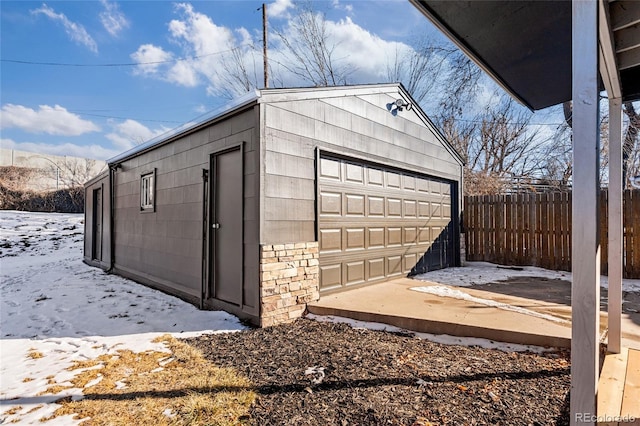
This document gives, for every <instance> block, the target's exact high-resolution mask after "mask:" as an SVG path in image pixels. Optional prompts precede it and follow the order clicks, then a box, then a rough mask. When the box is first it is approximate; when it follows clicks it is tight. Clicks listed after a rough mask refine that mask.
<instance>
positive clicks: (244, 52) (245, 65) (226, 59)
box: [217, 47, 260, 99]
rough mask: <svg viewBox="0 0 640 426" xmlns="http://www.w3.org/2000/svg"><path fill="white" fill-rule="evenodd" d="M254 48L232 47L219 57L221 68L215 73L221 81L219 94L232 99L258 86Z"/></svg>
mask: <svg viewBox="0 0 640 426" xmlns="http://www.w3.org/2000/svg"><path fill="white" fill-rule="evenodd" d="M254 50H255V49H253V47H248V48H247V47H234V48H232V49H231V50H230V52H229V53H228V54H227V55H224V56H223V57H222V58H221V60H220V61H221V68H222V70H221V71H220V72H218V73H217V74H218V78H219V79H220V81H222V84H221V85H220V89H219V90H218V94H219V95H220V96H222V97H225V98H227V99H234V98H236V97H238V96H240V95H242V94H244V93H247V92H250V91H251V90H254V89H256V88H258V87H259V86H258V84H259V83H258V82H259V81H260V80H259V79H258V69H257V68H258V66H257V61H256V54H255V51H254ZM249 58H250V59H249ZM249 61H251V62H250V63H249Z"/></svg>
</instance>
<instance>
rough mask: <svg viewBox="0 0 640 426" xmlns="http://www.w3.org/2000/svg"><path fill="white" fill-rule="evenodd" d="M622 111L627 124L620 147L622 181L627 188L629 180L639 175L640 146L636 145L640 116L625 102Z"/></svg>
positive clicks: (631, 105)
mask: <svg viewBox="0 0 640 426" xmlns="http://www.w3.org/2000/svg"><path fill="white" fill-rule="evenodd" d="M623 111H624V113H625V114H626V116H627V117H628V119H629V122H628V124H627V129H626V130H625V132H624V142H623V145H622V179H623V182H624V184H625V186H626V187H629V186H630V184H631V179H633V178H634V177H635V176H638V175H640V146H639V144H638V134H639V132H640V114H639V113H638V112H637V111H636V109H635V107H634V105H633V103H631V102H625V104H624V108H623Z"/></svg>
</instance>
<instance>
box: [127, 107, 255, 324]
mask: <svg viewBox="0 0 640 426" xmlns="http://www.w3.org/2000/svg"><path fill="white" fill-rule="evenodd" d="M240 143H244V150H245V156H244V180H245V187H244V205H245V212H244V218H245V220H244V268H245V273H244V289H243V291H244V294H243V299H244V300H243V306H241V307H240V308H239V310H237V311H236V312H233V313H235V314H237V315H240V316H250V317H255V316H257V315H258V306H259V300H258V294H259V289H258V281H259V277H258V273H259V272H258V271H259V266H258V262H259V245H258V215H257V213H256V211H257V208H258V198H257V194H258V186H259V175H258V164H257V161H258V155H257V152H256V151H257V150H258V147H259V139H258V126H257V107H249V109H246V110H244V111H241V112H239V113H237V114H235V115H233V116H231V117H228V118H225V119H224V120H223V121H220V122H218V123H214V124H212V125H209V126H207V127H204V128H201V129H199V130H197V131H195V132H193V133H190V134H187V135H185V136H182V137H181V138H179V139H177V140H175V141H172V142H170V143H167V144H165V145H161V146H159V147H157V148H154V149H152V150H150V151H148V152H145V153H142V154H140V155H138V156H136V157H134V158H131V159H128V160H125V161H124V162H123V163H122V167H121V168H119V169H118V171H117V173H116V176H115V194H116V197H115V253H116V257H115V267H116V269H117V270H118V271H119V272H121V273H123V274H124V275H128V276H131V277H132V278H135V279H138V280H140V281H142V282H144V283H145V284H149V285H152V286H156V287H159V288H161V289H163V290H166V291H169V292H171V293H174V294H178V295H180V296H182V297H184V298H186V299H188V300H190V301H192V302H195V301H197V300H198V299H199V298H200V294H201V287H202V259H203V256H206V255H207V254H206V253H203V250H202V232H203V217H202V215H203V189H204V184H203V179H202V170H203V169H207V170H208V169H209V159H210V155H211V153H213V152H215V151H219V150H221V149H224V148H225V147H232V146H235V145H238V144H240ZM153 170H155V172H156V189H155V197H156V201H155V212H141V211H140V176H141V175H142V174H144V173H147V172H151V171H153Z"/></svg>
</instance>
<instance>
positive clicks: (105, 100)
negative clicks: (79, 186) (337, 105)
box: [0, 0, 438, 159]
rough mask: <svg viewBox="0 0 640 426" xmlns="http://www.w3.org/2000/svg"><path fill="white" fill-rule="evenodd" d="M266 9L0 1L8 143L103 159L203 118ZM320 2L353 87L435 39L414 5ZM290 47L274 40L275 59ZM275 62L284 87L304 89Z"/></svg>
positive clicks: (286, 4) (390, 0)
mask: <svg viewBox="0 0 640 426" xmlns="http://www.w3.org/2000/svg"><path fill="white" fill-rule="evenodd" d="M261 4H262V2H259V1H258V2H256V1H192V2H185V3H178V2H168V1H119V2H116V1H111V0H102V1H64V2H59V1H47V2H44V3H43V2H29V1H2V2H0V12H1V16H0V25H1V29H0V31H1V34H0V37H1V39H0V43H1V58H2V62H1V63H0V65H1V75H0V84H1V87H0V90H1V95H0V96H1V98H0V102H1V106H2V111H1V114H2V115H1V123H0V124H1V132H2V134H1V139H2V147H5V148H14V149H22V150H28V151H36V152H43V153H51V154H57V155H74V156H86V157H90V158H98V159H106V158H109V157H111V156H113V155H116V154H118V153H120V152H122V151H124V150H126V149H128V148H131V147H132V146H133V145H135V144H137V143H141V142H143V141H145V140H148V139H149V138H151V137H153V136H156V135H158V134H161V133H163V132H165V131H167V130H169V129H171V128H174V127H176V126H179V125H180V124H183V123H189V122H193V121H197V120H198V118H197V117H198V116H200V115H201V114H206V112H208V111H211V110H214V109H217V108H219V107H221V106H223V105H225V104H226V103H227V102H229V100H230V99H229V94H228V93H227V94H225V93H224V92H225V91H224V88H225V87H228V85H226V84H225V82H224V76H225V72H224V69H222V68H221V65H220V64H221V60H222V59H223V58H224V57H225V55H228V52H229V49H231V48H233V47H238V46H239V47H240V50H239V51H240V52H241V54H242V57H243V59H244V60H246V61H248V63H249V64H251V63H253V62H256V58H257V59H258V60H257V62H258V63H259V62H260V58H259V57H258V56H256V52H255V50H254V49H252V47H251V46H254V45H255V46H260V45H261V37H262V36H261V19H262V15H261V12H260V11H259V10H258V9H259V8H260V6H261ZM267 5H268V7H267V8H268V10H269V12H270V13H269V23H270V25H271V26H272V27H273V28H280V29H281V30H282V31H284V32H286V31H288V23H289V18H290V16H291V14H292V13H294V8H295V5H294V4H293V3H292V2H291V0H276V1H271V2H268V3H267ZM315 7H316V9H317V10H320V11H323V12H325V13H326V17H327V29H328V31H329V32H330V34H331V35H332V37H334V39H335V40H338V43H337V47H336V53H337V57H339V58H340V59H341V61H343V62H342V63H343V64H344V65H346V66H348V67H350V68H352V69H353V70H354V72H353V73H352V74H351V75H350V77H349V83H377V82H381V81H385V76H386V69H385V66H386V64H387V63H388V61H389V58H390V57H391V56H393V55H394V54H397V52H403V51H406V50H408V49H411V47H410V45H411V41H412V40H415V37H416V34H423V35H424V34H428V35H429V36H432V37H438V36H437V35H436V32H435V31H434V30H433V29H432V28H431V27H430V25H429V24H428V23H427V20H426V19H425V18H424V17H423V16H421V15H420V14H419V13H418V12H417V11H416V10H415V8H414V7H413V6H411V5H410V3H409V2H408V1H407V0H382V1H362V0H360V1H346V0H331V1H322V2H316V3H315ZM281 49H282V46H281V45H280V44H279V43H278V42H277V39H276V38H275V37H273V36H271V37H270V53H269V54H270V56H271V57H272V58H273V60H274V61H278V59H281V60H282V58H283V56H282V51H281ZM221 52H222V53H221ZM225 52H226V53H225ZM185 58H186V59H185ZM11 61H24V62H28V63H16V62H11ZM158 62H161V63H158ZM42 63H56V64H67V65H58V66H52V65H44V64H42ZM123 64H124V65H123ZM272 66H274V68H275V70H274V71H275V73H276V74H277V75H278V77H279V78H280V79H281V81H284V83H285V84H286V85H303V84H304V82H301V81H300V80H299V79H296V78H295V77H294V76H292V75H289V74H288V73H287V72H286V70H284V69H282V68H279V69H278V65H277V64H275V63H274V64H272ZM255 71H256V73H261V72H262V70H261V66H260V65H259V69H256V70H255ZM427 113H429V112H428V111H427Z"/></svg>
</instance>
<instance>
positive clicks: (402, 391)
mask: <svg viewBox="0 0 640 426" xmlns="http://www.w3.org/2000/svg"><path fill="white" fill-rule="evenodd" d="M186 342H187V343H189V344H192V345H194V346H196V347H197V348H198V349H200V350H201V351H202V352H203V353H204V355H205V357H206V358H207V359H209V360H210V361H212V362H213V363H215V364H216V365H217V366H220V367H232V368H235V369H237V370H238V371H239V372H240V373H243V374H244V375H246V376H247V377H248V378H249V380H250V381H251V382H252V383H253V384H254V385H255V387H256V392H257V394H258V400H257V402H256V403H255V404H254V405H253V406H252V408H251V411H250V416H249V419H248V420H247V421H248V423H250V424H254V425H340V426H343V425H385V424H388V425H414V426H419V425H431V424H443V425H449V424H450V425H454V424H455V425H474V424H491V425H554V424H557V425H564V424H568V423H569V422H568V418H569V413H568V406H569V389H570V366H569V355H568V353H567V352H566V351H565V352H553V353H546V354H543V355H538V354H532V353H513V352H512V353H508V352H502V351H499V350H492V349H483V348H479V347H465V346H454V345H442V344H438V343H433V342H429V341H426V340H422V339H419V338H417V337H414V336H413V335H412V334H398V333H390V332H383V331H370V330H364V329H354V328H351V327H350V326H349V325H346V324H335V323H321V322H316V321H313V320H308V319H300V320H297V321H296V322H294V323H292V324H287V325H280V326H277V327H270V328H264V329H251V330H247V331H243V332H238V333H232V334H218V335H206V336H201V337H198V338H193V339H186Z"/></svg>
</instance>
